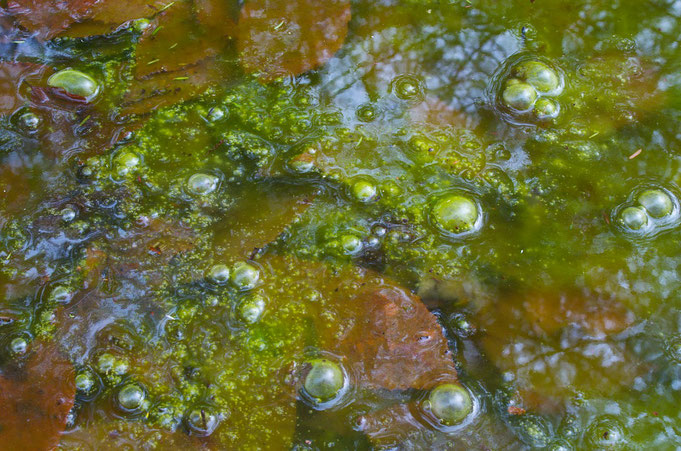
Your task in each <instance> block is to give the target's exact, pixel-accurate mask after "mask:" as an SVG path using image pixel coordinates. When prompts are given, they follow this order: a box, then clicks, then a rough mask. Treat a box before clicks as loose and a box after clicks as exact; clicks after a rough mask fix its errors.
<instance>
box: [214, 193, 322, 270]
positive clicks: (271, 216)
mask: <svg viewBox="0 0 681 451" xmlns="http://www.w3.org/2000/svg"><path fill="white" fill-rule="evenodd" d="M236 195H239V200H238V201H237V204H236V206H235V207H234V208H233V209H232V210H230V212H229V214H228V215H226V217H225V218H224V220H223V221H221V222H220V224H219V225H217V227H216V231H215V233H216V239H215V245H214V247H215V248H216V249H218V252H219V253H220V254H221V255H224V257H225V259H228V260H229V259H240V260H243V259H248V258H251V255H252V254H253V253H254V252H257V250H258V249H259V248H262V247H264V246H266V245H267V244H269V243H270V242H272V241H274V240H275V239H276V238H277V237H278V236H279V235H281V233H282V232H284V230H286V228H287V227H288V226H289V225H290V224H291V223H292V222H293V221H294V220H295V219H296V218H297V217H298V216H299V215H300V214H301V213H302V212H303V211H305V210H306V209H307V207H308V206H309V205H310V203H311V202H312V198H313V195H312V193H311V191H310V189H309V188H307V187H297V186H277V187H276V188H272V187H271V186H269V187H263V186H261V185H255V186H253V185H248V186H247V187H245V188H244V189H243V190H242V191H241V193H238V194H236Z"/></svg>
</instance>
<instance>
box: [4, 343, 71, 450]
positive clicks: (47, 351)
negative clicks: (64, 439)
mask: <svg viewBox="0 0 681 451" xmlns="http://www.w3.org/2000/svg"><path fill="white" fill-rule="evenodd" d="M30 352H31V355H30V356H29V357H28V360H27V361H26V363H25V364H24V365H23V366H14V365H8V367H5V368H3V371H2V374H0V401H1V402H2V406H3V409H2V411H1V412H0V443H2V447H3V449H13V450H35V449H41V450H42V449H51V448H53V447H55V446H56V445H57V444H58V443H59V438H60V435H61V433H62V431H63V430H64V427H65V426H66V422H67V419H68V415H69V412H70V411H71V407H73V401H74V397H75V394H76V393H75V390H76V389H75V383H74V374H75V372H74V369H73V366H72V365H71V363H70V362H69V361H67V360H65V359H63V358H62V357H61V356H60V354H59V350H58V349H57V348H56V346H55V345H53V344H42V343H36V344H34V349H32V350H31V351H30Z"/></svg>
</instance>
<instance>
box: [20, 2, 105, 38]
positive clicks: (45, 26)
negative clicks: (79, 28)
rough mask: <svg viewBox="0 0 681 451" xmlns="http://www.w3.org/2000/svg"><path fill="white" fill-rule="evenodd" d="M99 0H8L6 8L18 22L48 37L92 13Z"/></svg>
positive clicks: (41, 35)
mask: <svg viewBox="0 0 681 451" xmlns="http://www.w3.org/2000/svg"><path fill="white" fill-rule="evenodd" d="M99 1H101V0H10V1H8V2H7V7H8V10H9V12H10V13H11V14H13V15H14V17H16V19H17V21H18V22H19V24H20V25H21V26H22V27H24V28H26V29H27V30H29V31H32V32H35V33H36V34H37V35H38V36H39V37H41V38H44V39H49V38H52V37H54V36H56V35H57V34H58V33H60V32H61V31H63V30H65V29H66V28H68V27H69V26H70V25H71V24H73V23H74V22H79V21H81V20H83V19H85V18H87V17H89V16H90V15H91V14H92V8H93V7H94V6H95V5H97V3H98V2H99Z"/></svg>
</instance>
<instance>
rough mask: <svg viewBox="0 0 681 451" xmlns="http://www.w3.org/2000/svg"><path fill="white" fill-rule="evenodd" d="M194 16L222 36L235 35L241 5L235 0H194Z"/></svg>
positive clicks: (232, 36) (233, 36)
mask: <svg viewBox="0 0 681 451" xmlns="http://www.w3.org/2000/svg"><path fill="white" fill-rule="evenodd" d="M194 9H195V10H196V18H197V19H198V21H199V23H201V24H202V25H203V26H205V27H208V28H211V29H212V30H214V32H216V33H218V34H222V35H223V36H227V37H231V38H235V37H236V34H237V33H236V21H237V18H238V17H239V11H240V10H241V7H240V6H239V2H238V1H237V0H194Z"/></svg>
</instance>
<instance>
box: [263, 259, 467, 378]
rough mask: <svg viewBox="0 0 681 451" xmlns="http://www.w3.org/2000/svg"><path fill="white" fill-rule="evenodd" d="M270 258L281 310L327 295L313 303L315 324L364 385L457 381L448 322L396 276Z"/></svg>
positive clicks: (272, 293) (273, 292) (270, 289)
mask: <svg viewBox="0 0 681 451" xmlns="http://www.w3.org/2000/svg"><path fill="white" fill-rule="evenodd" d="M265 264H266V265H267V267H268V269H270V270H271V271H272V272H273V274H275V277H274V278H271V280H270V278H268V279H266V280H265V283H264V285H263V287H262V292H263V294H264V296H265V297H266V298H268V299H271V300H272V302H273V303H276V305H277V307H276V308H287V303H289V302H291V299H292V296H295V297H298V298H299V297H300V296H301V293H303V294H304V293H311V295H312V296H319V297H320V300H319V301H318V302H309V301H308V302H309V304H308V305H307V306H306V313H305V316H306V317H308V318H309V321H310V322H311V324H313V325H314V327H315V335H316V337H317V338H316V340H315V343H316V345H317V346H318V347H319V348H320V349H321V350H324V351H327V352H330V353H332V354H335V355H339V356H342V359H343V360H344V362H345V363H346V365H347V369H348V371H349V373H350V374H353V375H355V376H356V377H357V380H355V381H354V383H355V384H357V385H358V386H360V387H363V388H386V389H390V390H396V389H402V390H404V389H409V388H417V389H428V388H431V387H432V386H434V385H435V384H438V383H441V382H442V381H456V379H457V376H456V370H455V368H454V363H453V361H452V356H451V354H450V351H449V349H448V347H447V341H446V339H445V338H444V336H443V334H442V329H441V326H440V325H439V324H438V322H437V320H436V319H435V317H434V316H433V315H432V314H431V313H430V312H429V311H428V310H427V309H426V307H425V306H424V305H423V304H422V303H421V301H420V300H419V299H418V298H417V297H415V296H413V295H412V294H410V293H408V292H407V291H405V290H404V289H402V288H400V287H399V286H397V285H395V284H394V283H393V282H391V281H390V280H387V279H384V278H382V277H380V276H379V275H377V274H375V273H373V272H371V271H369V270H365V269H359V268H353V267H346V268H341V269H337V270H334V269H333V268H331V267H329V266H327V265H325V264H321V263H314V262H301V261H295V260H294V259H291V258H283V257H282V258H272V259H268V260H267V261H266V262H265ZM277 275H279V277H277ZM327 318H333V321H329V320H328V319H327Z"/></svg>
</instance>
